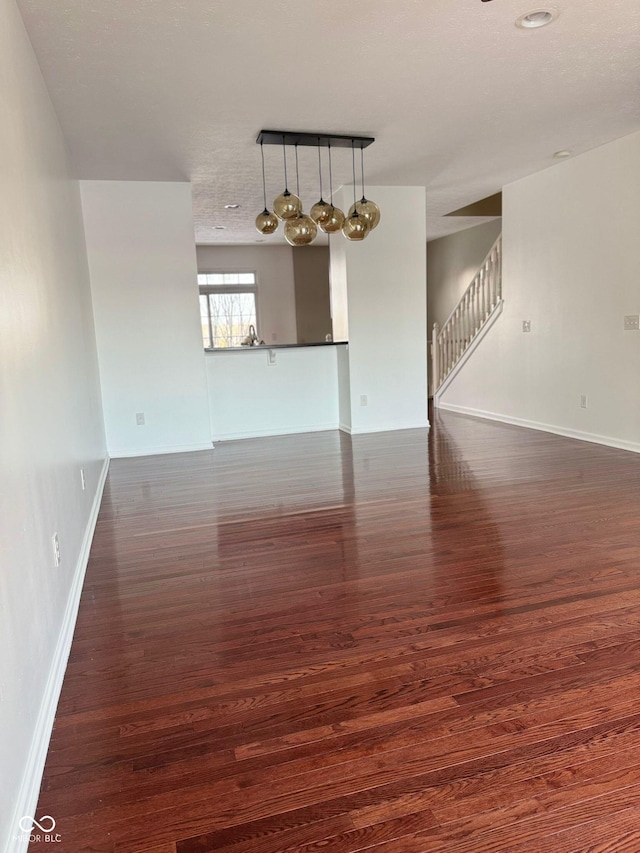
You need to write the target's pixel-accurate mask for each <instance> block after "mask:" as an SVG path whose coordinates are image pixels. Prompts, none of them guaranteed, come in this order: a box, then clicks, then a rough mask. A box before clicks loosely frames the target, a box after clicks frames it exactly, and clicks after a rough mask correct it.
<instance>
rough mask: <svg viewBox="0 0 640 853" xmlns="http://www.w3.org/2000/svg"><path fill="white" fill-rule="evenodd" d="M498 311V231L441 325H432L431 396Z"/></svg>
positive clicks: (499, 288) (500, 252) (499, 285)
mask: <svg viewBox="0 0 640 853" xmlns="http://www.w3.org/2000/svg"><path fill="white" fill-rule="evenodd" d="M501 312H502V235H500V236H499V237H498V239H497V240H496V242H495V243H494V244H493V246H492V247H491V249H490V250H489V254H488V255H487V257H486V258H485V259H484V262H483V263H482V266H481V267H480V269H479V270H478V272H477V274H476V275H475V277H474V279H473V281H472V282H471V284H470V285H469V287H468V288H467V289H466V290H465V292H464V295H463V296H462V298H461V299H460V301H459V302H458V304H457V305H456V307H455V308H454V309H453V311H452V312H451V314H450V315H449V317H448V319H447V321H446V323H445V324H444V325H443V327H442V329H440V327H439V326H438V324H437V323H434V325H433V337H432V339H431V359H432V377H433V396H434V398H435V400H436V403H437V399H438V397H437V395H438V392H441V391H443V390H444V387H445V384H448V382H447V380H451V379H453V376H454V375H455V373H456V372H457V368H458V367H460V366H461V365H462V363H463V362H464V361H466V359H467V358H468V356H469V355H470V354H471V352H472V350H473V349H474V348H475V345H476V344H477V343H479V341H480V339H481V338H482V337H484V334H485V333H486V331H487V330H488V329H489V327H490V326H491V325H493V323H494V322H495V320H496V319H497V317H498V316H499V314H500V313H501Z"/></svg>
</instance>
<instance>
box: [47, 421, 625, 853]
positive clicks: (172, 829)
mask: <svg viewBox="0 0 640 853" xmlns="http://www.w3.org/2000/svg"><path fill="white" fill-rule="evenodd" d="M639 697H640V457H638V456H637V455H635V454H631V453H625V452H624V451H618V450H614V449H610V448H605V447H599V446H597V445H593V444H587V443H580V442H575V441H572V440H570V439H565V438H560V437H557V436H552V435H547V434H544V433H539V432H533V431H528V430H524V429H518V428H516V427H510V426H506V425H501V424H496V423H490V422H487V421H479V420H474V419H472V418H468V417H465V416H462V415H455V414H439V415H438V414H436V416H435V418H434V424H433V428H432V430H431V432H430V433H427V431H423V430H412V431H406V432H398V433H386V434H380V435H368V436H358V437H354V438H353V439H351V438H349V437H348V436H345V435H341V434H339V433H317V434H311V435H305V436H289V437H278V438H265V439H256V440H248V441H241V442H230V443H226V444H220V445H219V446H218V447H217V448H216V450H215V451H211V452H208V451H206V452H201V453H192V454H180V455H174V456H163V457H147V458H142V459H128V460H115V461H113V462H112V464H111V470H110V474H109V479H108V483H107V487H106V491H105V496H104V501H103V506H102V509H101V512H100V517H99V520H98V525H97V530H96V535H95V540H94V544H93V549H92V553H91V560H90V564H89V568H88V572H87V579H86V584H85V587H84V591H83V596H82V602H81V606H80V613H79V618H78V624H77V628H76V632H75V637H74V641H73V647H72V651H71V657H70V661H69V667H68V671H67V674H66V679H65V683H64V688H63V692H62V697H61V700H60V705H59V708H58V714H57V719H56V724H55V730H54V733H53V737H52V741H51V747H50V751H49V756H48V761H47V766H46V770H45V776H44V781H43V786H42V791H41V797H40V803H39V806H38V812H37V814H38V815H43V814H47V815H52V816H53V817H54V818H55V820H56V821H57V832H59V833H60V836H61V839H62V840H61V842H60V843H58V844H56V845H55V846H56V849H57V850H59V851H65V853H89V851H91V852H92V853H210V851H211V853H212V851H216V853H313V852H314V851H315V852H316V853H320V851H322V853H355V851H362V850H367V851H371V853H442V852H443V851H455V853H540V851H545V853H587V851H588V853H605V851H616V853H638V851H640V701H639ZM43 846H44V845H43V844H37V843H36V844H32V845H31V850H32V851H33V850H40V851H41V850H42V849H43Z"/></svg>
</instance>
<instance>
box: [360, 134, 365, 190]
mask: <svg viewBox="0 0 640 853" xmlns="http://www.w3.org/2000/svg"><path fill="white" fill-rule="evenodd" d="M360 174H361V175H362V201H363V202H364V201H366V198H365V196H364V148H363V147H362V146H360Z"/></svg>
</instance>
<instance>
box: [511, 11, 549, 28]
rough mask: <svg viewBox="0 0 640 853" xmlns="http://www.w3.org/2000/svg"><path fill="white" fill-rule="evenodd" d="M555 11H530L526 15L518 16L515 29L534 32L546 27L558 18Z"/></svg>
mask: <svg viewBox="0 0 640 853" xmlns="http://www.w3.org/2000/svg"><path fill="white" fill-rule="evenodd" d="M558 14H559V13H558V10H557V9H532V10H531V12H527V13H526V15H520V17H519V18H518V20H517V21H516V27H520V29H521V30H535V29H538V27H546V26H547V24H550V23H551V22H552V21H555V19H556V18H557V17H558Z"/></svg>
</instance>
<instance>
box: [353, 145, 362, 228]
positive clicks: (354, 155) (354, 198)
mask: <svg viewBox="0 0 640 853" xmlns="http://www.w3.org/2000/svg"><path fill="white" fill-rule="evenodd" d="M351 166H352V167H353V207H354V211H353V215H354V216H359V215H360V214H359V213H358V202H357V200H356V149H355V144H354V141H353V139H352V140H351Z"/></svg>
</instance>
